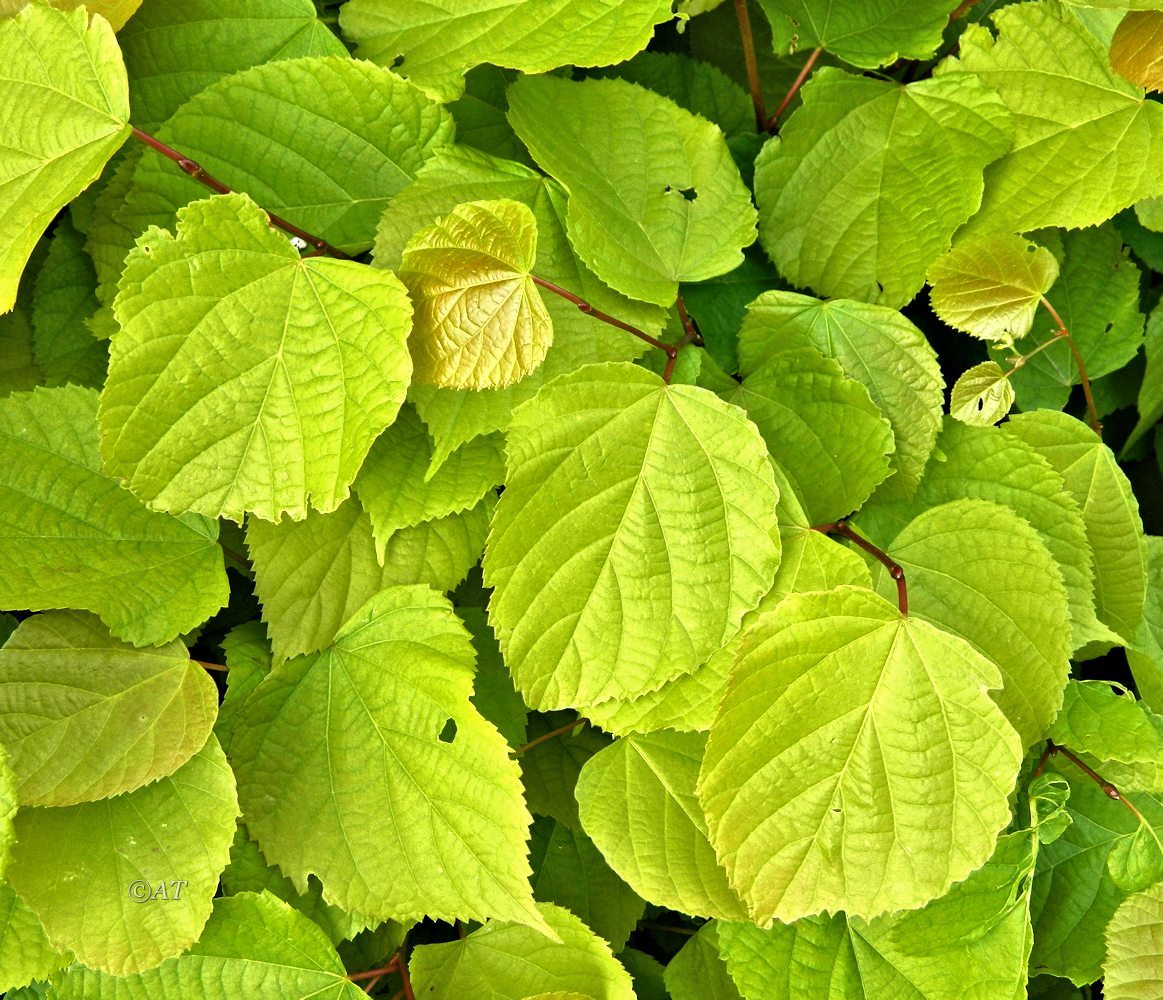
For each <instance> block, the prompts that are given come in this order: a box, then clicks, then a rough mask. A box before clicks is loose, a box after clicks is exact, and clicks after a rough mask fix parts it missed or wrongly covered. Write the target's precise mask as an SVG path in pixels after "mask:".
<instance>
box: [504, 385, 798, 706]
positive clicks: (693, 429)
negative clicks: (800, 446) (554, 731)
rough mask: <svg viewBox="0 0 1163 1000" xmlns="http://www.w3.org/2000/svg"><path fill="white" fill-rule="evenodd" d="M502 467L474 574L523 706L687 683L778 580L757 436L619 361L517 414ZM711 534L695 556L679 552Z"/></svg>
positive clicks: (725, 409) (588, 700)
mask: <svg viewBox="0 0 1163 1000" xmlns="http://www.w3.org/2000/svg"><path fill="white" fill-rule="evenodd" d="M508 465H509V476H508V479H507V481H506V484H505V492H504V494H503V495H502V497H501V501H500V503H499V504H498V506H497V513H496V516H495V517H494V518H493V523H492V526H491V528H490V533H489V542H488V547H487V549H486V552H485V561H484V573H485V582H486V584H487V585H488V586H491V587H495V588H496V589H495V591H494V594H493V597H492V600H491V601H490V604H489V618H490V621H491V622H492V624H493V627H494V628H495V629H496V631H497V638H498V639H499V640H500V642H501V649H502V651H503V652H504V654H505V661H506V662H507V663H508V665H509V669H510V670H511V671H512V673H513V678H514V681H515V682H516V684H517V688H518V690H520V691H521V692H522V694H523V695H524V696H525V699H526V701H527V703H528V704H529V705H531V706H532V707H534V708H538V709H541V710H542V711H545V710H548V709H554V708H564V707H567V706H570V707H575V708H578V707H581V706H584V705H590V704H597V703H600V702H602V701H605V700H607V699H609V698H615V697H626V696H636V695H639V694H645V693H647V692H649V691H652V690H654V689H655V688H658V687H661V686H662V684H664V683H665V682H666V681H668V680H671V679H673V678H675V677H679V676H682V675H683V674H689V673H690V672H691V671H693V670H694V669H695V667H697V666H698V665H699V663H700V662H702V661H703V659H705V658H706V657H707V656H708V655H710V653H712V652H713V651H714V650H715V649H717V648H718V647H719V646H721V645H722V644H723V642H724V640H725V639H726V638H727V637H728V636H730V635H731V634H732V633H733V632H734V631H735V629H736V627H737V625H738V622H739V621H740V620H741V619H742V617H743V614H744V612H746V611H747V610H748V609H749V608H750V607H752V606H754V605H755V604H756V603H757V602H758V601H759V598H760V597H761V596H762V594H763V592H764V591H765V590H766V589H767V587H768V586H769V584H770V580H771V577H772V576H774V574H775V568H776V565H777V563H778V550H777V548H776V545H775V543H774V542H773V541H772V537H771V536H772V535H773V534H774V532H775V503H776V499H777V494H776V491H775V483H774V480H773V479H772V474H771V468H770V466H769V464H768V459H767V455H766V451H765V449H764V447H763V442H762V439H761V438H760V436H759V432H758V431H757V430H756V429H755V427H754V425H753V424H751V423H750V421H748V420H747V418H746V416H745V414H744V413H743V411H742V410H740V409H738V408H737V407H733V406H729V405H728V404H726V403H724V402H723V401H722V400H720V399H719V398H718V397H716V396H715V395H714V394H712V393H710V392H708V391H707V390H705V389H700V388H697V387H694V386H667V385H665V384H664V383H663V381H662V380H661V379H660V378H658V376H656V375H654V374H652V373H650V372H645V371H643V370H642V369H640V368H634V367H632V366H630V365H600V366H599V365H593V366H589V367H587V368H583V369H581V370H579V371H578V372H576V373H574V374H573V375H567V376H563V377H561V378H558V379H555V380H554V381H553V382H551V383H550V384H549V385H547V386H545V387H544V388H543V389H542V390H541V392H540V393H539V394H538V395H537V397H536V398H535V399H534V400H533V401H532V402H530V403H528V404H526V405H525V406H523V407H521V408H520V409H519V410H518V411H517V412H516V413H515V414H514V416H513V423H512V425H511V426H510V428H509V437H508ZM563 497H568V498H569V507H568V509H563V507H562V498H563ZM711 524H714V525H716V527H715V529H714V530H713V532H707V533H706V534H704V535H702V536H701V537H702V543H701V544H700V545H699V547H698V548H697V550H696V549H692V548H690V547H689V546H688V545H687V544H685V540H686V539H687V538H689V537H690V532H691V531H697V530H700V526H704V525H711Z"/></svg>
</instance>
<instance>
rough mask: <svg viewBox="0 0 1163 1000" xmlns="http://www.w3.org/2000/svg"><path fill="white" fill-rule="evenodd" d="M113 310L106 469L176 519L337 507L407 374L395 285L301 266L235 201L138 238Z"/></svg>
mask: <svg viewBox="0 0 1163 1000" xmlns="http://www.w3.org/2000/svg"><path fill="white" fill-rule="evenodd" d="M114 311H115V313H116V314H117V319H118V322H119V323H120V324H121V327H122V329H121V331H120V332H119V333H118V334H117V335H116V336H115V337H114V339H113V350H112V355H111V357H110V361H109V380H108V382H107V383H106V385H105V390H104V392H103V393H102V396H101V416H100V423H101V431H102V453H103V454H104V456H105V467H106V468H107V469H108V471H109V472H110V473H111V474H113V475H116V476H119V477H121V478H122V479H123V480H124V481H125V482H126V485H128V486H129V488H130V489H131V490H133V491H134V492H135V493H136V494H137V495H138V496H140V497H142V498H143V499H145V500H146V501H147V502H149V503H150V504H152V505H154V506H157V507H161V508H165V509H170V510H175V511H178V512H182V511H189V510H195V511H198V512H200V513H204V514H208V515H210V516H212V517H228V518H231V519H232V520H236V521H241V520H242V516H243V514H244V513H245V512H247V511H250V512H253V513H254V514H256V515H257V516H259V517H262V518H264V519H265V520H268V521H278V520H279V519H280V517H281V516H282V514H283V513H284V512H288V513H289V514H290V515H291V518H292V519H293V520H302V519H303V518H304V517H306V516H307V511H308V509H309V508H314V509H316V510H321V511H329V510H334V509H335V508H336V507H338V506H339V505H340V504H341V503H342V502H343V500H344V499H345V498H346V497H347V495H348V492H349V488H350V485H351V481H352V480H353V479H354V478H355V474H356V472H357V471H358V470H359V466H360V464H361V463H362V462H363V459H364V456H365V455H366V454H367V451H368V449H369V448H370V447H371V445H372V442H373V441H374V440H375V439H376V437H377V436H378V435H379V434H380V432H381V431H383V429H384V428H385V427H387V426H388V424H390V423H391V422H392V420H394V419H395V416H396V413H397V411H398V410H399V408H400V404H401V403H403V401H404V392H405V389H406V387H407V384H408V380H409V377H410V375H411V370H412V362H411V359H410V358H409V357H408V353H407V347H406V344H405V338H406V337H407V335H408V328H409V320H410V315H411V306H410V304H409V302H408V298H407V295H406V293H405V291H404V286H403V285H402V284H400V282H399V280H397V278H396V277H395V276H394V275H392V274H391V273H390V272H388V271H382V270H375V269H373V268H370V267H366V266H364V265H361V264H356V263H354V262H352V261H345V260H333V259H331V258H325V257H315V258H311V259H305V258H304V259H300V257H299V254H298V252H297V251H296V250H295V248H294V247H292V246H291V244H290V242H289V241H288V240H286V239H285V238H284V237H283V236H281V235H280V234H278V233H277V232H275V231H274V230H273V229H272V228H271V226H270V224H269V222H268V220H267V217H266V215H265V214H264V212H263V211H262V210H261V209H260V208H259V207H258V206H257V205H255V204H254V202H252V201H251V200H250V199H249V198H247V197H246V196H245V195H224V196H221V197H215V198H208V199H205V200H203V201H197V202H194V203H193V204H191V205H188V206H186V207H185V208H184V209H182V211H181V212H180V213H179V215H178V227H177V233H176V235H170V234H169V233H168V232H165V231H164V230H158V229H152V230H150V231H149V232H148V233H146V235H144V236H143V237H142V238H141V239H140V240H139V241H138V245H137V247H136V248H135V249H134V250H133V252H132V253H131V254H130V255H129V258H128V261H127V265H126V271H125V275H124V277H123V278H122V281H121V290H120V292H119V293H118V296H117V301H116V302H115V303H114ZM240 330H245V331H247V332H246V334H245V335H241V334H240V333H239V331H240Z"/></svg>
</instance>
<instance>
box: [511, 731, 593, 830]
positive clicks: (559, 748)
mask: <svg viewBox="0 0 1163 1000" xmlns="http://www.w3.org/2000/svg"><path fill="white" fill-rule="evenodd" d="M572 714H573V713H571V712H552V713H549V714H548V715H540V714H536V715H531V716H530V717H529V729H528V733H527V736H528V738H529V739H530V740H534V739H536V738H537V737H539V736H545V735H546V734H547V733H551V732H553V731H554V730H555V729H557V728H558V727H560V726H564V725H568V724H569V722H570V721H571V720H570V716H571V715H572ZM609 745H610V738H609V737H608V736H606V735H605V734H603V733H602V732H601V731H600V730H598V729H594V728H593V727H591V726H588V725H585V724H584V723H583V724H582V725H580V726H577V727H575V728H572V729H570V730H569V731H568V732H565V733H562V734H560V735H558V736H554V737H553V738H552V739H547V740H546V741H545V742H543V743H538V744H537V746H535V747H530V748H529V749H528V750H526V751H525V752H524V753H523V754H522V755H521V772H522V776H523V778H524V782H525V797H526V800H527V801H528V803H529V809H530V810H531V811H532V812H535V813H538V814H539V815H542V816H552V817H553V818H554V819H555V820H557V821H558V822H559V823H564V824H565V825H566V826H568V827H569V828H570V829H571V830H580V829H581V828H582V826H581V819H580V818H579V817H578V807H577V799H576V798H575V796H574V788H575V786H576V784H577V779H578V775H579V774H581V769H582V767H583V766H584V765H585V762H586V761H587V760H589V759H590V758H591V757H592V756H593V755H594V754H596V753H598V752H599V751H600V750H602V749H603V748H605V747H608V746H609Z"/></svg>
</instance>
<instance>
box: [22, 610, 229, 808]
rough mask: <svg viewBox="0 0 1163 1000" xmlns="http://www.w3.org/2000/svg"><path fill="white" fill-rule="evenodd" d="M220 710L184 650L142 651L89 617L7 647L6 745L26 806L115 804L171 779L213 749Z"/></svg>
mask: <svg viewBox="0 0 1163 1000" xmlns="http://www.w3.org/2000/svg"><path fill="white" fill-rule="evenodd" d="M217 709H218V689H217V688H216V687H215V686H214V682H213V681H212V680H211V679H210V677H209V675H208V674H207V673H206V671H205V670H204V669H203V668H202V667H200V666H198V665H197V664H196V663H193V662H191V660H190V657H189V654H188V653H187V652H186V647H185V646H184V645H183V644H182V643H181V642H179V641H177V640H175V641H173V642H171V643H169V644H168V645H166V646H164V647H162V648H161V649H135V648H134V647H133V646H130V645H128V644H127V643H123V642H118V641H117V640H116V639H113V638H112V637H111V636H110V635H109V633H108V632H107V631H106V630H105V628H104V627H103V626H102V625H101V624H100V623H99V622H98V621H97V619H96V618H95V617H93V616H91V615H88V614H85V613H83V612H78V611H50V612H48V613H47V614H43V615H36V616H34V617H32V618H27V619H25V620H24V621H23V622H22V623H21V624H20V627H19V628H17V630H16V631H15V632H14V633H13V634H12V636H11V638H9V640H8V642H7V643H5V645H4V647H3V648H2V649H0V743H3V745H4V746H5V747H6V748H7V750H8V754H9V763H10V764H11V766H12V769H13V771H14V772H15V773H16V778H17V794H18V796H19V798H20V802H21V804H22V805H37V806H65V805H72V804H74V803H77V802H88V801H91V800H93V799H104V798H109V797H110V796H113V795H119V794H121V793H122V792H129V791H132V790H133V789H135V788H139V787H140V786H142V785H145V784H148V783H149V782H151V781H156V780H157V779H158V778H161V777H164V776H165V775H167V774H171V773H172V772H173V771H175V770H176V769H177V768H178V767H180V766H181V765H182V764H184V763H185V762H186V761H187V760H189V759H190V758H191V757H192V756H194V754H195V753H197V752H198V751H199V750H200V749H201V748H202V747H203V746H204V745H205V743H206V739H207V737H209V735H210V729H211V727H212V726H213V725H214V718H215V715H216V714H217Z"/></svg>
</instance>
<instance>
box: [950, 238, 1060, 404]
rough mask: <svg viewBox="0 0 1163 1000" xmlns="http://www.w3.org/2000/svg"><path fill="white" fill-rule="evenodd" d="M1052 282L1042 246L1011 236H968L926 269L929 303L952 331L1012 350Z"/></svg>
mask: <svg viewBox="0 0 1163 1000" xmlns="http://www.w3.org/2000/svg"><path fill="white" fill-rule="evenodd" d="M1057 277H1058V261H1057V260H1055V259H1054V255H1053V254H1052V253H1051V252H1050V251H1049V250H1047V249H1046V248H1045V247H1042V246H1037V245H1036V244H1034V243H1029V242H1027V241H1026V240H1024V239H1022V238H1021V237H1020V236H1013V235H1010V234H1002V233H996V234H989V235H986V236H977V237H970V238H969V239H965V240H961V241H958V243H957V245H956V246H955V247H953V249H952V250H950V251H949V252H948V253H946V254H945V255H944V256H942V257H939V258H938V259H937V261H936V263H934V264H933V266H932V267H930V268H929V283H930V284H931V285H932V286H933V289H932V292H931V293H930V296H929V301H930V303H931V304H932V306H933V311H934V312H935V313H936V314H937V315H938V316H940V317H941V319H943V320H944V321H945V322H946V323H948V324H949V325H950V326H951V327H954V328H955V329H958V330H961V331H963V332H965V333H970V334H972V335H973V336H975V337H980V338H981V339H982V340H988V341H990V342H992V343H995V344H998V345H1000V346H1002V347H1006V348H1011V347H1012V346H1013V343H1014V341H1015V340H1020V339H1021V338H1022V337H1024V336H1025V335H1026V334H1027V333H1029V332H1030V327H1031V325H1032V324H1033V322H1034V310H1036V309H1037V308H1038V300H1039V299H1040V298H1041V297H1042V296H1043V295H1044V294H1045V293H1046V292H1048V291H1049V290H1050V288H1051V286H1052V285H1053V284H1054V281H1055V279H1056V278H1057ZM999 419H1000V418H999ZM990 423H993V421H990Z"/></svg>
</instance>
